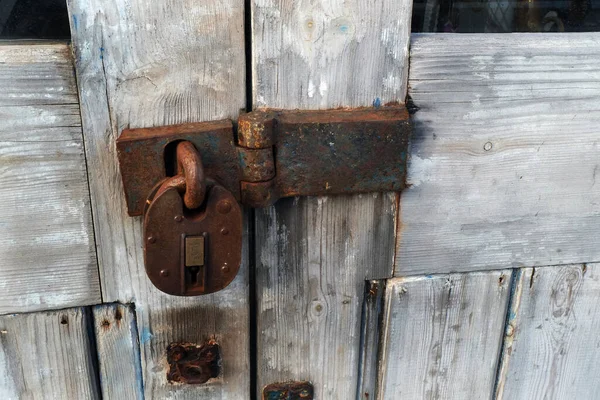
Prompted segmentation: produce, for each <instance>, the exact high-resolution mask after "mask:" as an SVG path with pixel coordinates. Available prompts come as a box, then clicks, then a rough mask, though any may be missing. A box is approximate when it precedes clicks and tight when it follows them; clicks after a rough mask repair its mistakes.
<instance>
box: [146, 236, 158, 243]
mask: <svg viewBox="0 0 600 400" xmlns="http://www.w3.org/2000/svg"><path fill="white" fill-rule="evenodd" d="M155 242H156V238H155V237H154V236H148V243H155Z"/></svg>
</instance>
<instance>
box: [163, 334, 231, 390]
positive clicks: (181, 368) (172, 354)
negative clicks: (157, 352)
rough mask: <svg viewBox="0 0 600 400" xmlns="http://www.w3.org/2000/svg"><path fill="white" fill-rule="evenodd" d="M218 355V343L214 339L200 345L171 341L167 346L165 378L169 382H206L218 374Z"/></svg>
mask: <svg viewBox="0 0 600 400" xmlns="http://www.w3.org/2000/svg"><path fill="white" fill-rule="evenodd" d="M219 357H220V353H219V345H218V344H217V343H216V342H215V341H214V340H209V341H207V342H206V343H204V344H202V345H200V346H198V345H195V344H193V343H171V344H170V345H169V346H168V347H167V363H168V364H169V371H168V372H167V380H168V381H169V382H171V383H186V384H200V383H206V382H207V381H208V380H209V379H211V378H216V377H218V376H219Z"/></svg>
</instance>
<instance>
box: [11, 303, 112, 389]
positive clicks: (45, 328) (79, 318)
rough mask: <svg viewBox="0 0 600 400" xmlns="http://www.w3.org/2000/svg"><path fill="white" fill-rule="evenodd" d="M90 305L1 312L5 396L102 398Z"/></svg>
mask: <svg viewBox="0 0 600 400" xmlns="http://www.w3.org/2000/svg"><path fill="white" fill-rule="evenodd" d="M91 327H92V321H91V313H90V312H89V310H88V309H86V308H75V309H67V310H60V311H47V312H38V313H31V314H17V315H5V316H1V317H0V398H2V399H3V400H21V399H48V400H50V399H100V398H101V397H100V393H99V390H98V377H97V373H96V368H95V362H96V354H95V349H94V346H93V340H91V339H90V336H89V335H90V334H91Z"/></svg>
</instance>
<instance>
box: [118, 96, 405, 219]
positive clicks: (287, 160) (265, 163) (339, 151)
mask: <svg viewBox="0 0 600 400" xmlns="http://www.w3.org/2000/svg"><path fill="white" fill-rule="evenodd" d="M410 134H411V126H410V120H409V114H408V112H407V110H406V109H405V108H404V107H382V108H378V109H373V108H361V109H340V110H320V111H289V110H258V111H253V112H250V113H247V114H242V115H241V116H240V117H239V119H238V130H237V140H236V139H235V137H236V135H235V133H234V127H233V124H232V122H231V121H230V120H223V121H213V122H204V123H193V124H184V125H175V126H168V127H156V128H141V129H125V130H123V132H122V133H121V136H120V137H119V139H118V140H117V150H118V155H119V163H120V166H121V175H122V177H123V185H124V188H125V194H126V197H127V206H128V210H129V214H130V215H141V214H142V212H143V209H144V202H145V200H146V196H147V194H148V192H149V191H150V190H151V189H152V187H153V186H154V185H155V184H156V183H157V182H159V181H160V180H161V179H164V177H165V176H166V169H165V163H164V160H165V152H166V151H167V148H168V147H169V145H170V144H171V143H173V142H178V141H181V140H187V141H190V142H192V143H193V144H194V146H195V147H196V149H197V150H198V153H199V154H200V158H201V159H202V163H203V165H204V169H205V171H206V175H207V176H210V177H212V178H213V179H215V180H216V181H217V182H219V183H220V184H221V185H222V186H224V187H225V188H226V189H228V190H229V191H230V192H231V193H232V194H233V195H234V197H235V198H236V199H237V200H238V201H241V202H242V203H243V204H245V205H248V206H251V207H264V206H268V205H270V204H272V203H274V202H275V201H276V200H277V199H279V198H281V197H288V196H303V195H327V194H340V193H361V192H363V193H364V192H378V191H399V190H402V189H403V188H404V187H405V176H406V161H407V149H408V141H409V138H410Z"/></svg>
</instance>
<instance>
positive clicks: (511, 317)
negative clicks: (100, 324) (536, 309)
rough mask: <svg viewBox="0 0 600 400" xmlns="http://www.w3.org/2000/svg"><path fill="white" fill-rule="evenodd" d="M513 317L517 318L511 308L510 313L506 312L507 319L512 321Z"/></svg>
mask: <svg viewBox="0 0 600 400" xmlns="http://www.w3.org/2000/svg"><path fill="white" fill-rule="evenodd" d="M515 318H517V314H515V312H514V311H512V310H511V311H510V313H509V314H508V319H509V320H510V321H512V320H513V319H515Z"/></svg>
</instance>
